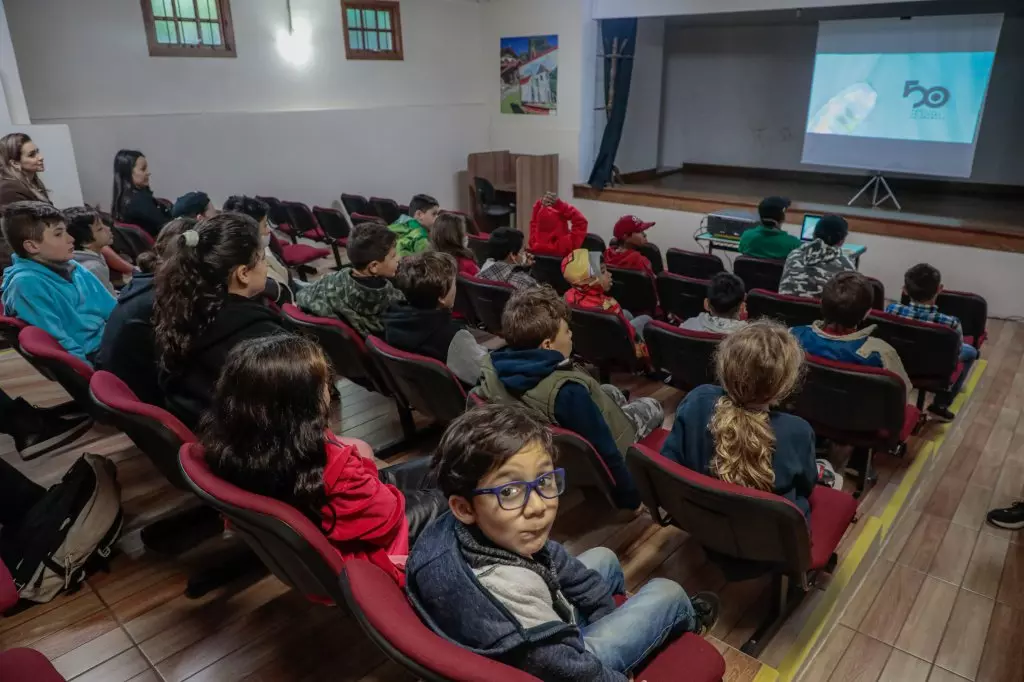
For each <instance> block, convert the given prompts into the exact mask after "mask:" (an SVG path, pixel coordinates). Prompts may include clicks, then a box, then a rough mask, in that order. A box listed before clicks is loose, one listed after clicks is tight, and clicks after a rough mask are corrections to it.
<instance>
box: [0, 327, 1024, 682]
mask: <svg viewBox="0 0 1024 682" xmlns="http://www.w3.org/2000/svg"><path fill="white" fill-rule="evenodd" d="M989 329H990V333H991V334H992V341H991V345H990V346H986V348H985V352H984V355H985V357H986V358H988V359H989V360H990V363H991V364H990V369H989V371H988V372H986V376H985V378H983V380H982V383H981V384H980V385H979V387H978V390H977V391H976V394H975V397H974V398H972V400H971V401H970V402H969V403H968V405H967V406H966V407H965V409H964V410H963V411H962V416H961V418H960V419H959V420H958V421H959V422H961V423H960V424H958V426H957V428H956V429H955V430H954V431H952V432H951V434H952V435H951V436H950V438H949V439H948V440H947V446H946V447H944V448H943V450H944V451H945V453H939V455H937V456H944V457H945V461H944V462H942V463H940V464H939V465H938V466H937V467H936V471H938V470H939V469H941V476H938V477H937V478H934V477H933V478H934V480H928V479H925V480H923V481H921V486H922V487H924V488H928V490H927V491H926V492H927V493H928V494H923V495H918V496H917V498H916V500H915V501H914V502H913V503H911V502H908V511H907V513H906V514H905V515H904V516H905V518H904V519H903V520H902V522H901V523H900V525H899V526H898V528H897V530H896V531H895V532H894V533H892V534H891V536H890V537H892V540H891V541H890V543H889V545H888V546H887V547H886V548H885V550H884V553H883V556H882V558H881V559H880V560H879V561H878V563H877V564H876V565H875V566H874V567H872V569H871V570H870V571H869V572H868V576H867V579H866V580H865V581H864V585H863V586H862V587H860V594H858V595H857V597H856V599H855V600H854V602H853V606H851V607H850V608H849V609H848V611H847V613H845V614H843V616H842V622H841V624H840V625H838V626H837V627H836V628H835V629H834V631H833V632H832V633H831V634H830V635H829V636H828V639H827V641H826V646H825V647H824V649H823V651H822V653H821V654H819V655H818V656H817V657H816V658H815V659H814V660H813V661H812V663H811V665H812V670H811V671H810V672H809V673H808V674H807V675H805V676H804V679H806V680H810V681H813V682H817V681H818V680H827V679H832V680H837V681H839V680H858V681H860V680H863V681H865V682H870V681H871V680H876V679H885V680H900V681H902V680H917V679H920V680H925V679H929V678H928V677H927V675H928V672H929V670H930V668H931V663H932V662H933V661H934V662H935V663H936V664H937V668H936V672H935V673H933V674H932V676H931V678H930V679H931V680H933V681H935V682H938V681H940V680H942V681H946V680H958V679H960V678H959V677H956V676H955V675H953V674H952V673H955V674H956V675H960V676H961V677H963V678H965V679H972V680H973V679H977V680H984V681H985V682H995V681H1004V682H1010V681H1011V680H1013V681H1015V682H1021V680H1024V676H1022V675H1024V673H1022V672H1021V671H1022V670H1024V661H1022V658H1021V656H1022V654H1021V651H1022V647H1021V642H1022V641H1024V541H1021V539H1020V537H1019V534H1017V536H1016V537H1011V536H1010V534H1001V533H999V532H998V531H995V530H992V529H988V528H983V523H982V519H983V516H984V511H985V510H986V509H987V508H988V507H989V506H990V505H994V504H1004V503H1009V502H1010V501H1011V500H1012V499H1013V498H1014V497H1015V496H1017V495H1019V494H1020V493H1021V488H1022V485H1024V422H1022V421H1021V420H1020V419H1019V416H1020V411H1021V409H1022V407H1024V363H1022V362H1021V360H1022V356H1024V326H1022V325H1018V324H1011V323H1001V322H998V321H992V322H991V323H990V328H989ZM615 383H617V384H619V385H620V386H622V387H623V388H627V389H630V390H631V391H632V394H633V395H634V396H640V395H651V396H654V397H656V398H658V399H660V400H661V401H662V402H663V403H664V405H665V410H666V413H667V415H668V416H667V419H666V425H669V424H670V423H671V419H672V416H673V413H674V410H675V407H676V405H678V403H679V400H680V399H681V397H682V394H681V393H680V392H679V391H677V390H675V389H673V388H670V387H666V386H664V385H663V384H660V383H655V382H652V381H649V380H647V379H643V378H637V377H628V376H617V377H615ZM0 386H3V388H4V390H5V391H7V392H8V393H10V394H12V395H23V396H25V397H26V398H27V399H28V400H30V401H32V402H35V403H37V404H44V405H45V404H53V403H55V402H60V401H62V400H64V399H65V397H64V394H63V391H61V389H60V388H59V387H58V386H57V385H56V384H53V383H51V382H49V381H47V380H46V379H44V378H43V377H41V376H40V375H38V374H37V373H36V372H35V371H34V370H33V369H32V368H31V367H30V366H29V365H27V364H26V363H25V362H24V361H23V360H22V359H21V358H20V356H18V355H17V354H15V353H14V352H12V351H6V352H3V353H0ZM340 392H341V404H340V406H337V405H336V406H335V409H336V410H337V412H336V414H335V424H334V426H335V429H336V430H337V431H339V432H341V433H344V435H346V436H352V437H358V438H362V439H365V440H367V441H368V442H369V443H371V445H374V446H375V447H378V448H379V447H381V446H383V445H385V444H387V443H388V442H389V441H392V440H394V439H395V438H396V436H397V435H398V432H399V427H398V418H397V414H396V413H395V411H394V409H393V407H392V406H391V403H390V401H387V400H385V399H383V398H381V397H380V396H377V395H374V394H370V393H367V392H366V391H364V390H362V389H361V388H359V387H357V386H355V385H353V384H349V383H347V382H343V383H342V384H341V387H340ZM928 428H930V427H926V430H925V432H924V433H922V438H925V437H927V435H928V431H927V429H928ZM920 443H921V441H920V439H919V438H914V439H912V442H911V445H910V450H911V452H910V454H909V455H908V456H907V457H906V458H904V459H895V458H890V457H885V456H882V457H879V458H878V459H877V462H876V464H877V466H878V470H879V481H878V483H877V484H876V485H875V486H874V488H872V489H871V490H870V492H869V493H868V494H866V495H865V496H864V498H863V499H862V502H861V516H862V517H866V516H867V515H871V514H874V515H878V514H880V513H881V509H882V508H884V507H885V505H886V504H887V503H888V501H889V499H890V498H891V497H892V495H893V492H894V491H895V490H896V488H897V486H898V484H899V481H900V480H902V477H903V475H904V473H905V472H906V471H907V467H908V465H909V463H910V462H911V461H913V457H914V455H915V453H916V452H917V451H918V449H919V447H920ZM950 449H952V450H954V452H953V454H948V451H949V450H950ZM86 451H88V452H95V453H100V454H105V455H107V456H109V457H111V458H112V459H113V460H114V461H115V462H116V464H117V467H118V472H119V478H120V480H121V483H122V486H123V499H124V507H125V510H126V515H127V529H126V537H125V540H124V546H125V547H126V548H127V550H128V551H129V552H130V553H131V555H129V554H122V555H121V556H119V557H118V558H117V559H116V560H115V562H114V568H113V571H112V572H111V573H110V574H105V575H98V576H95V577H93V578H90V579H89V581H88V584H87V585H86V587H84V588H83V589H82V590H81V591H80V592H78V593H77V594H75V595H70V596H64V597H60V598H58V599H56V600H54V601H53V602H51V603H49V604H44V605H38V606H35V607H33V608H31V609H29V610H27V611H25V612H23V613H21V614H18V615H16V616H13V617H9V618H0V649H5V648H9V647H14V646H31V647H34V648H36V649H39V650H40V651H42V652H43V653H44V654H45V655H46V656H48V657H49V658H50V659H51V660H52V661H53V662H54V664H55V665H56V667H57V668H58V670H59V671H60V672H61V673H62V674H63V675H64V676H65V677H67V678H68V679H73V680H75V681H76V682H77V681H83V680H89V681H92V680H95V681H97V682H99V681H102V682H121V681H124V680H135V681H143V680H145V681H147V682H148V681H151V680H164V681H172V680H173V681H178V680H186V679H187V680H193V681H196V680H243V679H244V680H259V681H262V682H270V681H272V680H289V681H290V680H362V681H364V682H370V681H376V682H384V681H392V680H395V681H397V680H408V679H412V678H411V677H410V676H408V675H407V674H406V673H404V672H403V671H402V670H401V669H400V668H399V667H398V666H396V665H394V664H393V663H390V662H389V661H388V660H387V659H386V658H385V657H384V656H383V654H381V653H380V652H379V651H378V650H377V648H376V647H375V646H373V645H372V644H371V643H370V642H369V641H368V640H367V639H366V638H365V637H364V636H363V635H362V633H361V632H360V631H359V628H358V626H357V624H356V623H355V622H354V620H353V619H352V618H350V617H348V616H347V615H346V614H345V613H344V612H343V611H342V610H341V609H338V608H332V607H325V606H320V605H314V604H310V603H307V602H306V601H305V600H303V599H302V598H301V597H299V596H298V595H296V594H294V593H293V592H291V591H290V590H289V589H288V588H287V587H285V586H284V585H283V584H281V583H280V582H279V581H277V580H276V579H275V578H273V577H269V576H268V577H263V578H262V579H255V580H249V581H239V583H238V584H234V585H230V586H228V587H225V588H222V589H219V590H216V591H214V592H212V593H210V594H207V595H206V596H204V597H202V598H200V599H196V600H190V599H187V598H186V597H185V596H184V595H183V593H182V592H183V588H184V585H185V582H186V575H187V573H188V571H189V565H190V564H192V565H194V563H195V562H196V561H198V560H199V559H197V558H195V557H193V556H186V557H183V558H174V557H161V556H154V555H152V554H146V553H141V554H140V549H141V545H140V543H139V542H138V537H137V535H138V533H137V530H138V529H139V528H141V527H142V526H144V525H146V524H147V523H148V522H150V521H152V520H154V519H156V518H158V517H160V516H162V515H164V514H166V513H167V512H168V511H169V510H173V509H175V508H177V507H180V506H181V505H182V504H185V503H187V502H188V499H187V497H186V496H184V495H183V494H182V493H179V492H177V491H175V490H174V489H172V488H171V487H170V486H169V485H168V484H167V483H166V482H165V481H164V480H163V479H162V478H161V477H160V475H159V474H158V473H157V472H156V470H155V469H154V468H153V467H152V466H151V465H150V463H149V461H148V460H147V459H146V458H145V457H144V456H143V455H142V454H141V453H140V452H139V451H138V450H137V449H136V448H135V447H134V446H133V445H132V443H131V442H130V441H129V440H128V439H127V438H126V437H125V436H123V435H121V434H119V433H116V432H113V431H111V430H110V429H104V428H94V429H93V430H92V431H91V432H89V433H88V434H87V435H86V436H84V437H83V438H81V439H79V441H77V442H76V443H74V444H72V445H71V446H69V447H67V448H64V449H63V450H61V451H60V452H58V453H54V454H51V455H47V456H44V457H41V458H39V459H38V460H35V461H32V462H21V460H20V458H19V457H18V455H17V453H15V452H14V450H13V443H12V441H11V440H10V438H8V437H7V436H0V456H2V457H4V459H6V460H8V461H10V462H12V463H14V464H15V465H16V466H18V467H19V468H20V469H21V470H23V471H25V472H26V473H27V474H28V475H29V476H30V477H32V478H33V479H34V480H37V481H38V482H40V483H42V484H44V485H48V484H52V483H53V482H55V481H56V480H57V479H59V477H60V475H61V474H62V473H63V471H65V470H66V469H67V467H68V466H70V464H71V463H72V462H73V461H74V459H75V458H76V457H78V455H79V454H80V453H82V452H86ZM423 454H424V453H423V452H422V451H418V450H411V451H408V452H405V453H403V454H402V455H401V456H400V458H399V459H404V458H407V457H415V456H421V455H423ZM393 461H396V460H393ZM911 505H913V510H911V509H910V507H911ZM858 530H859V527H858V526H857V525H855V526H853V527H851V530H850V532H848V533H847V537H846V538H844V540H843V543H842V545H841V547H840V557H841V558H842V556H843V555H844V553H845V551H846V549H847V548H849V547H850V545H851V544H852V542H853V541H854V539H855V538H856V536H857V533H858ZM554 535H555V537H556V539H558V540H560V541H562V542H564V543H565V544H566V546H567V547H568V548H569V550H570V551H571V552H573V553H579V552H581V551H583V550H586V549H588V548H590V547H594V546H598V545H604V546H607V547H610V548H612V549H613V550H615V551H616V553H617V554H618V555H619V557H620V559H621V560H622V564H623V567H624V569H625V573H626V579H627V587H628V588H630V589H635V588H636V587H638V586H639V585H641V584H643V583H644V582H645V581H647V580H648V579H650V578H651V577H654V576H664V577H668V578H672V579H675V580H677V581H679V582H680V583H681V584H682V585H683V586H684V587H685V588H686V589H687V590H688V591H690V592H694V591H697V590H701V589H712V590H716V591H718V593H719V594H720V595H721V597H722V605H723V611H722V617H721V619H720V621H719V624H718V625H717V627H716V628H715V629H714V631H713V632H712V642H713V643H714V644H715V645H716V646H717V647H718V648H719V649H720V650H721V651H722V652H723V654H724V655H725V656H726V659H727V663H728V674H727V678H726V679H727V680H729V681H730V682H742V681H748V680H753V679H754V677H755V676H756V675H757V673H758V671H759V670H760V668H761V665H762V662H763V663H765V664H767V665H771V666H776V665H778V664H779V662H780V661H781V660H782V659H783V658H784V657H785V655H786V654H787V652H788V651H789V649H790V647H791V645H792V644H793V642H794V641H795V639H796V637H797V635H798V633H799V632H800V631H801V629H802V628H803V626H804V625H805V623H806V621H807V619H808V617H809V616H810V614H811V612H812V611H813V608H814V606H815V604H816V603H817V599H818V597H819V595H820V594H822V592H821V590H823V589H824V587H825V585H820V586H819V587H818V589H816V590H815V591H813V593H812V595H811V596H810V597H809V598H808V599H807V600H805V603H804V605H803V606H801V608H800V609H799V610H798V611H797V613H795V614H794V615H793V617H791V619H790V621H789V623H788V624H787V625H786V626H785V627H784V628H783V629H782V630H781V631H780V632H779V634H778V635H776V637H775V638H774V640H773V641H772V642H771V643H770V644H769V645H768V647H767V648H766V649H765V651H764V652H763V654H762V655H761V660H760V661H757V660H754V659H752V658H749V657H747V656H745V655H744V654H742V653H740V652H739V651H738V650H737V647H739V646H740V645H741V644H742V643H743V642H744V641H745V640H746V639H747V638H748V637H749V635H750V634H751V633H752V632H753V629H754V628H755V626H756V624H757V623H758V622H759V620H760V617H761V615H762V614H763V612H764V610H765V609H766V607H767V597H768V593H767V591H766V587H767V583H766V581H765V580H763V579H756V580H749V581H744V582H733V583H729V582H727V581H726V580H725V579H724V577H723V576H722V574H721V572H720V571H719V570H718V569H717V568H716V567H715V566H714V565H712V564H709V563H708V562H707V561H706V559H705V557H704V553H703V551H702V550H701V549H700V547H699V546H697V545H696V543H695V542H693V541H692V539H691V538H689V537H688V536H687V534H686V533H683V532H682V531H679V530H677V529H674V528H662V527H660V526H658V525H657V524H656V523H654V522H652V520H651V519H650V518H649V517H648V516H646V515H643V516H635V515H633V514H631V513H626V512H618V511H614V510H612V509H610V508H608V507H607V505H605V504H602V503H598V502H594V501H590V500H587V499H584V498H583V496H582V495H580V494H578V492H576V491H572V492H570V493H569V494H567V495H566V496H565V497H564V498H563V503H562V506H561V509H560V512H559V518H558V521H557V523H556V526H555V532H554ZM200 552H201V550H200ZM856 587H857V586H856V585H851V586H850V588H849V589H851V590H852V589H856ZM947 623H948V627H947ZM901 666H905V667H901ZM883 670H884V671H885V677H884V678H880V675H882V672H883ZM944 671H949V672H944ZM830 675H831V677H829V676H830ZM914 675H916V677H915V676H914ZM5 682H6V681H5Z"/></svg>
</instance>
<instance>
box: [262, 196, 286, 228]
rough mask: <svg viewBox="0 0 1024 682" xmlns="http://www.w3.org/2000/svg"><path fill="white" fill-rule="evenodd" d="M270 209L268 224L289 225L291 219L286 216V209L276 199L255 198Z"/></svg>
mask: <svg viewBox="0 0 1024 682" xmlns="http://www.w3.org/2000/svg"><path fill="white" fill-rule="evenodd" d="M256 198H257V199H259V200H260V201H262V202H263V203H265V204H266V205H267V206H269V207H270V222H272V223H274V224H275V225H291V223H292V219H291V216H289V215H288V209H287V208H285V206H284V204H283V203H281V200H280V199H278V198H277V197H256Z"/></svg>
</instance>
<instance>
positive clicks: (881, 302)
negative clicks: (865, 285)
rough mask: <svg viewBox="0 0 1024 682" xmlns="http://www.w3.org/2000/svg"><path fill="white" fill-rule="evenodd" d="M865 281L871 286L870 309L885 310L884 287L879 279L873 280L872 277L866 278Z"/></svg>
mask: <svg viewBox="0 0 1024 682" xmlns="http://www.w3.org/2000/svg"><path fill="white" fill-rule="evenodd" d="M867 279H868V282H869V283H870V284H871V294H872V298H871V307H872V308H874V309H875V310H885V285H884V284H882V280H880V279H875V278H874V277H868V278H867Z"/></svg>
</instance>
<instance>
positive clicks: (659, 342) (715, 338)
mask: <svg viewBox="0 0 1024 682" xmlns="http://www.w3.org/2000/svg"><path fill="white" fill-rule="evenodd" d="M723 338H725V337H724V336H722V335H720V334H711V333H709V332H695V331H689V330H687V329H680V328H679V327H677V326H675V325H672V324H668V323H667V322H661V321H659V320H653V321H651V322H650V323H648V325H647V328H646V329H645V330H644V340H645V341H646V342H647V350H648V352H650V354H651V365H653V366H654V368H655V369H660V370H663V371H665V372H668V373H669V374H670V375H671V377H672V385H673V386H675V387H677V388H680V389H682V390H684V391H689V390H690V389H693V388H696V387H697V386H700V385H702V384H713V383H716V380H715V361H714V357H715V350H716V349H717V348H718V344H719V343H721V341H722V339H723Z"/></svg>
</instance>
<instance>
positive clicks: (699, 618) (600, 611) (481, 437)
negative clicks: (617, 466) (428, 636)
mask: <svg viewBox="0 0 1024 682" xmlns="http://www.w3.org/2000/svg"><path fill="white" fill-rule="evenodd" d="M554 452H555V450H554V447H553V445H552V441H551V433H550V431H549V430H548V429H547V428H546V427H545V426H544V425H543V424H541V423H540V422H539V421H537V420H536V419H535V418H534V417H533V416H532V414H531V413H530V411H529V410H528V409H527V408H526V407H524V406H522V405H516V404H506V405H497V404H496V405H486V406H483V407H479V408H476V409H473V410H471V411H469V412H466V413H465V414H463V415H462V416H461V417H459V418H458V419H456V420H455V421H454V422H452V424H451V425H450V426H449V427H448V430H447V431H446V432H445V435H444V437H443V438H442V440H441V443H440V445H439V446H438V449H437V451H436V453H435V455H434V464H433V471H434V474H435V475H436V476H437V481H438V485H439V487H440V488H441V490H442V492H443V493H444V495H445V496H446V497H447V498H448V508H449V511H450V513H448V514H445V515H443V516H441V517H439V518H438V519H436V520H435V521H434V522H433V523H431V524H430V525H429V526H428V527H427V528H426V529H425V530H424V531H423V533H422V535H420V537H419V539H418V540H417V541H416V544H415V546H414V547H413V550H412V553H411V554H410V556H409V562H408V565H407V568H406V581H407V582H406V585H407V589H408V592H409V596H410V599H411V600H412V603H413V604H414V606H415V607H416V609H417V611H418V612H419V613H420V615H421V617H422V618H423V619H424V621H425V622H426V623H427V625H429V626H430V627H431V628H432V629H433V630H434V631H435V632H437V633H438V634H440V635H442V636H444V637H447V638H448V639H451V640H454V641H455V642H458V643H459V644H461V645H463V646H465V647H468V648H471V649H473V650H474V651H476V652H478V653H482V654H484V655H486V656H490V657H491V658H494V659H496V660H499V661H501V662H502V663H505V664H507V665H511V666H514V667H516V668H519V669H521V670H523V671H525V672H527V673H529V674H531V675H534V676H536V677H539V678H541V679H543V680H548V681H552V682H558V681H563V680H564V681H566V682H568V681H569V680H595V681H606V682H626V680H627V679H629V677H628V676H629V675H630V672H631V671H632V670H634V669H635V668H636V667H637V666H639V665H640V664H641V663H642V662H643V661H644V660H645V659H646V658H647V657H648V656H649V654H651V653H652V652H653V651H655V650H656V649H658V648H659V647H660V646H661V645H662V644H664V643H665V642H667V641H669V640H671V639H673V638H675V637H678V636H680V635H681V634H683V633H684V632H688V631H689V632H697V633H704V632H706V631H707V630H709V629H710V628H711V627H712V626H713V625H714V623H715V620H716V618H717V614H718V598H717V597H716V596H715V595H713V594H710V593H701V594H698V595H695V596H694V598H693V599H692V600H691V599H689V598H688V597H687V596H686V593H685V592H684V591H683V588H681V587H680V586H679V585H678V584H676V583H675V582H673V581H671V580H666V579H664V578H655V579H653V580H651V581H649V582H648V583H647V584H645V585H644V586H643V587H642V588H640V590H639V591H638V592H637V593H636V594H635V595H634V596H633V597H632V598H631V599H629V601H627V602H625V603H624V604H623V605H622V606H619V607H616V605H615V601H614V599H613V597H614V595H622V594H624V593H625V578H624V576H623V573H622V567H621V566H620V565H619V561H618V559H617V558H616V556H615V554H614V552H612V551H611V550H608V549H605V548H603V547H598V548H596V549H592V550H589V551H587V552H584V553H583V554H581V555H580V556H579V557H577V558H573V557H572V556H570V555H569V553H568V552H567V551H566V550H565V548H564V547H562V546H561V545H560V544H558V543H557V542H553V541H551V540H549V539H548V536H549V535H550V533H551V526H552V525H553V524H554V521H555V516H556V514H557V512H558V497H559V495H561V494H562V493H563V492H565V471H564V470H562V469H559V468H556V466H555V461H554Z"/></svg>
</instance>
